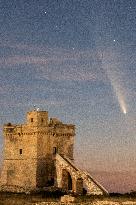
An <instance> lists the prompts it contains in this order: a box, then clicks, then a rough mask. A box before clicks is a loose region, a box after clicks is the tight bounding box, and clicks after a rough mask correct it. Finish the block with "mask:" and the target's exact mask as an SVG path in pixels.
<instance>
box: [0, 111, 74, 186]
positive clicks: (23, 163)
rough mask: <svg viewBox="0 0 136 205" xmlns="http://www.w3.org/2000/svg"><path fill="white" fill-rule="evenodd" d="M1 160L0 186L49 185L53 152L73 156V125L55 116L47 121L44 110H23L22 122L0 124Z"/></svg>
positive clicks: (53, 175)
mask: <svg viewBox="0 0 136 205" xmlns="http://www.w3.org/2000/svg"><path fill="white" fill-rule="evenodd" d="M3 134H4V153H3V155H4V162H3V169H2V173H1V182H0V184H1V186H2V187H5V189H6V187H7V189H8V187H9V189H11V187H12V190H13V189H14V187H15V190H16V187H20V189H22V188H25V189H30V190H31V189H35V188H36V187H45V186H49V185H53V183H54V179H55V164H54V157H55V154H56V152H58V153H60V154H61V155H66V156H67V157H69V158H70V159H73V143H74V135H75V126H74V125H71V124H64V123H62V122H60V121H59V120H57V119H55V120H54V119H51V120H48V112H46V111H32V112H28V113H27V122H26V124H21V125H12V124H11V123H8V124H6V125H4V129H3Z"/></svg>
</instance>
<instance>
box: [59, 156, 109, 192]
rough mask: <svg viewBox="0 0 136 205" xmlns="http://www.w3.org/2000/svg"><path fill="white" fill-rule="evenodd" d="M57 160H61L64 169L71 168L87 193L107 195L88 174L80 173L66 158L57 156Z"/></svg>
mask: <svg viewBox="0 0 136 205" xmlns="http://www.w3.org/2000/svg"><path fill="white" fill-rule="evenodd" d="M57 155H58V158H59V159H61V161H64V163H65V164H66V167H71V168H72V169H73V170H74V172H76V173H77V175H78V176H80V177H81V178H82V180H83V183H84V184H85V187H86V188H87V193H88V194H92V195H108V191H107V190H106V189H105V188H104V187H103V186H102V185H101V184H100V183H98V182H97V181H96V180H95V179H94V178H93V177H92V176H91V175H90V174H89V173H88V172H85V171H82V170H81V169H79V168H78V167H77V166H76V165H75V164H74V163H73V162H72V160H70V159H69V158H67V157H66V156H63V157H62V156H60V155H59V154H57Z"/></svg>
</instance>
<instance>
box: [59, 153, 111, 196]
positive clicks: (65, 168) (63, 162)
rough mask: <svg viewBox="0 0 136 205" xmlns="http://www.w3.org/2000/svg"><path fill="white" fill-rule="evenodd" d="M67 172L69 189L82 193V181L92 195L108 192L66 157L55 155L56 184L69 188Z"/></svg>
mask: <svg viewBox="0 0 136 205" xmlns="http://www.w3.org/2000/svg"><path fill="white" fill-rule="evenodd" d="M68 173H69V174H70V176H71V178H72V181H71V183H72V185H71V189H72V191H73V192H75V193H77V194H82V193H83V182H84V183H85V184H86V186H87V188H88V193H90V194H92V195H103V194H108V192H107V190H106V189H105V188H104V187H102V186H101V185H100V184H99V183H98V182H97V181H96V180H94V179H93V178H92V176H90V175H89V173H86V172H84V171H82V170H80V169H79V168H77V166H76V165H75V164H74V163H73V161H71V160H70V159H68V158H67V157H62V156H60V155H59V154H57V155H56V174H57V186H58V187H60V188H62V189H65V190H69V188H68V187H69V183H70V182H69V181H68Z"/></svg>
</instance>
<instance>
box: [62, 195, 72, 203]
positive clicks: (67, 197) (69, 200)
mask: <svg viewBox="0 0 136 205" xmlns="http://www.w3.org/2000/svg"><path fill="white" fill-rule="evenodd" d="M60 201H61V203H65V204H67V203H73V202H76V198H75V197H73V196H70V195H64V196H62V197H61V200H60Z"/></svg>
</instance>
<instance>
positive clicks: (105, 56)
mask: <svg viewBox="0 0 136 205" xmlns="http://www.w3.org/2000/svg"><path fill="white" fill-rule="evenodd" d="M101 62H102V68H103V70H104V71H105V73H106V75H107V77H108V79H109V81H110V83H111V86H112V89H113V92H114V94H115V96H116V99H117V101H118V103H119V106H120V110H121V112H122V113H123V114H125V115H126V114H127V105H126V95H125V92H126V91H125V89H124V87H125V86H124V84H123V80H124V79H123V77H122V75H121V68H122V65H121V64H120V62H119V60H118V56H116V54H115V53H114V52H112V51H108V52H103V53H102V55H101Z"/></svg>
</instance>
